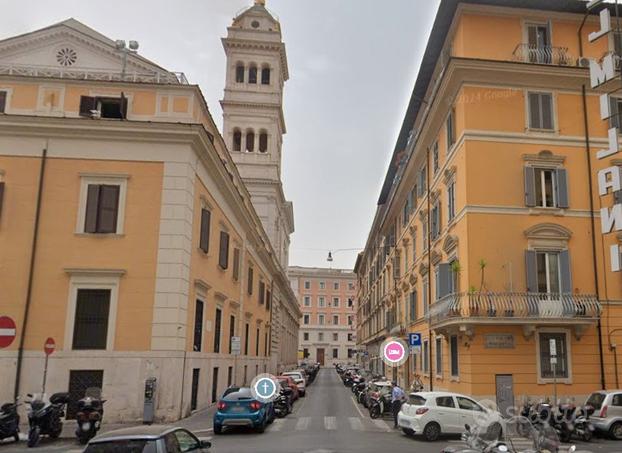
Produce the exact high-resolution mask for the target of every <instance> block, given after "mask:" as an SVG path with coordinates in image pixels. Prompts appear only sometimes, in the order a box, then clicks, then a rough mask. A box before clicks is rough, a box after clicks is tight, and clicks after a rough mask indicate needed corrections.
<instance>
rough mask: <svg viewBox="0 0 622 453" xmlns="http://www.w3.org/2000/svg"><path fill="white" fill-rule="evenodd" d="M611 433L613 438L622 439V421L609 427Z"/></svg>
mask: <svg viewBox="0 0 622 453" xmlns="http://www.w3.org/2000/svg"><path fill="white" fill-rule="evenodd" d="M609 435H610V436H611V438H612V439H615V440H622V422H615V423H614V424H613V425H611V428H609Z"/></svg>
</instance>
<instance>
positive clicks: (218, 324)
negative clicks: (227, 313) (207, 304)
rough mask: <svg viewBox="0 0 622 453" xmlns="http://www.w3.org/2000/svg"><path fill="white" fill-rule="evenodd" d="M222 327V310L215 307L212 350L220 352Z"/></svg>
mask: <svg viewBox="0 0 622 453" xmlns="http://www.w3.org/2000/svg"><path fill="white" fill-rule="evenodd" d="M221 327H222V310H221V309H220V308H217V309H216V318H215V320H214V352H220V329H221Z"/></svg>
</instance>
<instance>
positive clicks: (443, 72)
mask: <svg viewBox="0 0 622 453" xmlns="http://www.w3.org/2000/svg"><path fill="white" fill-rule="evenodd" d="M597 13H598V11H591V12H590V14H588V12H587V11H586V2H582V1H574V2H568V1H561V0H547V1H546V2H541V1H530V0H504V1H501V0H465V1H461V0H443V1H441V4H440V7H439V11H438V13H437V16H436V20H435V23H434V28H433V30H432V33H431V35H430V38H429V41H428V44H427V48H426V52H425V55H424V58H423V62H422V65H421V69H420V72H419V75H418V76H417V80H416V83H415V87H414V91H413V94H412V97H411V100H410V104H409V106H408V109H407V112H406V116H405V118H404V122H403V125H402V129H401V131H400V134H399V137H398V140H397V143H396V146H395V150H394V154H393V158H392V161H391V165H390V167H389V170H388V173H387V176H386V179H385V183H384V186H383V188H382V191H381V194H380V199H379V201H378V208H377V212H376V216H375V218H374V222H373V226H372V229H371V231H370V234H369V238H368V241H367V245H366V248H365V250H364V252H363V253H361V254H360V255H359V257H358V260H357V263H356V267H355V272H356V273H357V274H358V279H359V316H358V319H359V324H358V326H357V329H358V335H357V337H358V341H359V344H360V345H361V346H362V347H365V348H367V350H368V355H369V360H370V362H369V365H370V366H371V367H373V368H376V369H379V368H383V364H382V362H381V360H380V358H379V351H378V347H379V344H380V343H381V342H382V341H383V339H384V338H386V337H388V336H400V337H405V336H406V334H407V333H410V332H419V333H421V334H422V337H423V343H422V346H421V351H420V352H416V353H413V354H412V355H411V356H410V359H409V361H408V362H407V364H405V365H404V366H402V367H400V368H399V369H398V370H395V372H394V373H395V374H396V375H397V377H399V379H400V380H401V381H402V382H403V383H405V384H406V385H408V384H410V383H411V382H412V380H413V377H414V375H415V374H419V375H421V376H422V380H423V381H424V384H425V386H426V388H428V389H438V390H440V389H445V390H452V391H459V392H462V393H466V394H471V395H474V396H476V397H478V398H481V399H484V398H487V399H492V400H494V401H496V402H497V405H498V406H499V407H500V408H501V409H504V408H506V407H508V406H512V405H514V404H519V403H520V402H521V401H522V399H524V398H527V397H530V398H532V399H538V398H545V397H552V396H553V394H554V393H555V387H557V394H558V395H559V396H560V397H561V398H566V397H572V398H575V399H576V400H577V402H582V400H583V399H584V398H585V397H586V395H588V394H589V393H590V392H591V391H593V390H596V389H600V388H603V387H605V388H619V387H620V385H619V372H620V371H619V370H618V369H617V367H616V366H615V363H616V361H615V355H616V349H615V344H616V342H617V341H618V339H619V338H618V337H619V333H620V332H619V331H618V330H617V329H618V328H619V327H622V326H621V322H620V315H621V312H620V301H621V300H622V279H621V278H620V273H619V272H614V271H612V268H611V266H610V264H609V262H610V247H611V246H612V245H619V244H620V243H621V241H622V235H620V234H619V233H615V232H612V233H607V234H602V233H601V219H600V209H601V208H603V207H607V206H608V207H610V206H612V205H613V204H614V203H617V202H618V199H619V198H618V195H619V192H616V193H615V194H612V193H611V190H609V191H608V192H607V193H606V194H604V195H602V196H601V195H599V187H598V184H597V172H598V171H599V170H602V169H603V168H605V167H608V166H619V165H621V164H622V160H620V158H619V157H620V156H616V155H614V156H612V157H610V158H607V159H598V158H597V156H596V153H597V151H598V150H599V149H601V148H606V147H607V143H608V129H609V124H608V122H607V121H603V120H602V119H601V115H600V111H599V96H600V94H601V92H602V90H600V89H597V90H595V89H592V87H591V84H590V70H589V65H590V63H589V59H595V60H600V59H601V58H602V57H603V56H604V55H607V54H609V53H614V54H617V55H620V49H621V48H622V47H621V46H620V44H619V43H620V34H619V33H617V32H616V33H613V32H612V33H610V34H609V36H608V39H602V40H599V41H597V42H594V43H592V42H590V41H589V39H588V36H589V34H590V33H592V32H595V31H597V30H598V29H599V17H598V15H597ZM584 16H585V17H586V21H585V25H584V26H582V25H581V24H582V22H583V19H584ZM615 83H620V81H619V79H618V81H617V82H615ZM610 91H611V90H610ZM619 102H620V101H618V100H617V98H615V97H614V98H613V102H612V110H615V114H614V115H613V116H612V118H611V120H610V123H612V124H616V125H617V124H619V122H620V119H619V116H618V115H617V112H618V105H619ZM586 128H587V129H586ZM618 226H619V225H617V224H616V225H615V227H614V228H613V229H614V230H615V229H617V227H618ZM551 345H554V346H553V347H551ZM553 362H556V364H554V363H553ZM385 372H386V373H387V374H390V373H391V372H390V371H389V370H386V371H385ZM554 382H556V385H555V384H554Z"/></svg>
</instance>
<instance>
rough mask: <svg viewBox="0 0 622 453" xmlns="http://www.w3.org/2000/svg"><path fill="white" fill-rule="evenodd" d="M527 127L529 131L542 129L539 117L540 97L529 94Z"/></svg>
mask: <svg viewBox="0 0 622 453" xmlns="http://www.w3.org/2000/svg"><path fill="white" fill-rule="evenodd" d="M528 96H529V127H530V128H531V129H541V128H542V118H541V117H540V95H539V94H538V93H529V95H528Z"/></svg>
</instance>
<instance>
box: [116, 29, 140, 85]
mask: <svg viewBox="0 0 622 453" xmlns="http://www.w3.org/2000/svg"><path fill="white" fill-rule="evenodd" d="M114 46H115V48H116V49H117V51H119V52H121V53H122V55H123V66H122V68H121V79H122V80H125V70H126V68H127V55H128V54H130V53H134V54H135V53H137V52H138V47H139V44H138V41H129V42H128V43H127V44H126V42H125V41H124V40H123V39H117V40H116V41H115V42H114Z"/></svg>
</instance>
